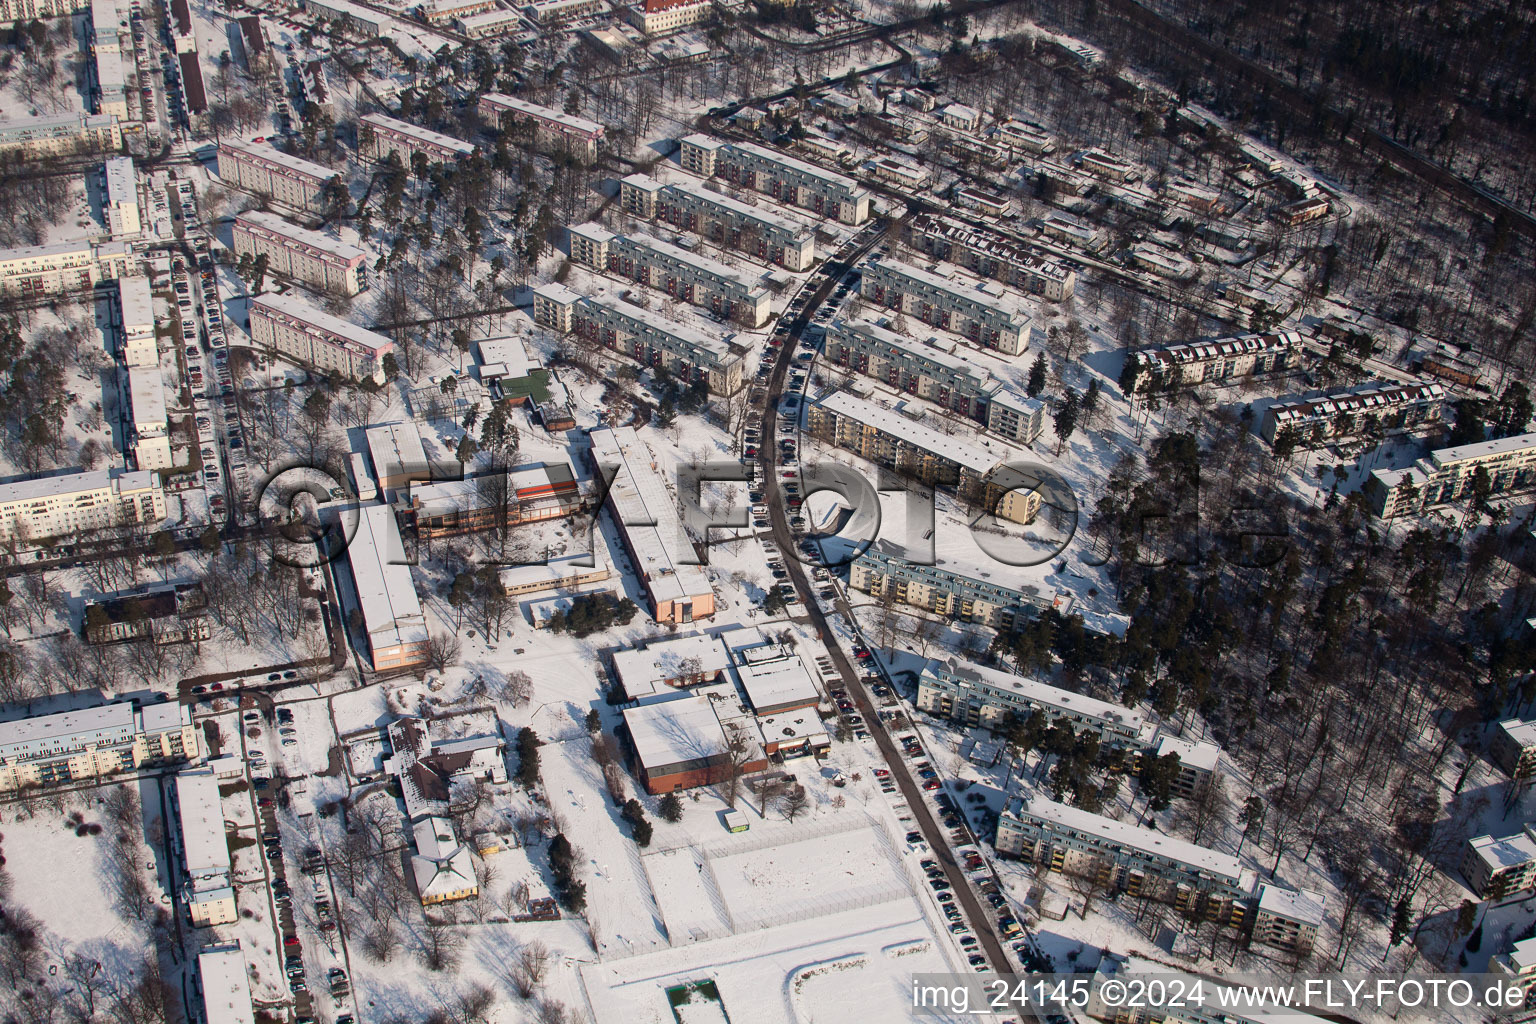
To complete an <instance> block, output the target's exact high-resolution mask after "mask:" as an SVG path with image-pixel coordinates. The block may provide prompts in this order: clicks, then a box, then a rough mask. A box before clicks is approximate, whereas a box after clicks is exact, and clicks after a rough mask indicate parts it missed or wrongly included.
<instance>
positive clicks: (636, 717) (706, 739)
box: [624, 686, 768, 796]
mask: <svg viewBox="0 0 1536 1024" xmlns="http://www.w3.org/2000/svg"><path fill="white" fill-rule="evenodd" d="M704 689H705V691H706V692H704V693H702V694H697V695H690V696H684V697H677V698H674V699H672V700H661V701H652V702H649V703H643V704H638V705H636V706H634V707H632V708H626V709H625V711H624V724H625V725H626V726H627V727H628V729H629V737H630V744H631V746H632V748H633V750H634V755H635V762H636V769H637V772H638V774H639V776H640V781H641V782H642V783H643V784H644V786H645V788H646V792H648V793H651V794H654V795H657V796H659V795H661V794H663V793H674V792H677V791H679V790H683V789H692V788H694V787H696V786H708V785H710V784H712V783H716V782H720V781H723V780H724V779H726V778H728V777H729V776H730V774H731V772H732V762H733V758H732V755H731V753H730V750H731V748H732V747H733V746H736V747H739V748H742V750H743V753H742V755H741V756H740V758H739V759H737V760H736V762H735V763H736V765H737V766H738V768H737V770H739V771H740V772H742V773H750V772H758V771H762V770H764V769H765V768H767V767H768V757H767V755H766V753H764V751H763V749H762V734H761V733H760V732H758V730H757V728H756V726H755V724H754V723H753V722H752V719H751V716H750V715H747V714H744V713H742V712H740V711H739V710H738V709H739V707H740V704H739V702H738V701H735V700H733V699H731V698H728V697H727V696H726V694H725V693H723V692H721V693H719V694H718V698H719V699H712V695H711V693H710V692H708V691H709V690H710V689H712V688H708V687H706V688H704ZM724 689H729V690H730V691H731V694H732V696H734V692H735V687H733V686H731V687H725V688H724Z"/></svg>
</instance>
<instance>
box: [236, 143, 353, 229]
mask: <svg viewBox="0 0 1536 1024" xmlns="http://www.w3.org/2000/svg"><path fill="white" fill-rule="evenodd" d="M219 177H220V178H222V179H223V180H224V181H226V182H228V183H229V184H232V185H234V186H235V187H237V188H242V189H244V190H246V191H247V192H259V193H262V194H263V195H268V196H271V197H272V199H273V201H274V202H278V203H281V204H283V205H284V206H290V207H293V208H294V209H296V210H304V211H306V212H308V213H324V212H326V207H327V206H328V205H329V200H328V198H327V195H326V191H327V186H329V185H330V183H331V182H332V181H333V180H336V179H337V178H338V177H339V174H338V172H336V171H333V170H331V169H330V168H329V167H324V166H322V165H320V164H317V163H313V162H312V161H309V160H301V159H300V158H298V157H296V156H289V155H288V154H287V153H284V152H282V151H281V150H278V149H274V148H273V147H271V146H266V145H259V144H256V143H250V142H241V141H239V140H237V139H221V140H220V141H219Z"/></svg>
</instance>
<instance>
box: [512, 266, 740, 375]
mask: <svg viewBox="0 0 1536 1024" xmlns="http://www.w3.org/2000/svg"><path fill="white" fill-rule="evenodd" d="M533 295H534V305H533V310H534V321H535V322H536V323H538V324H540V325H542V326H544V327H549V328H552V329H554V330H557V331H560V332H561V333H568V332H574V333H575V334H576V335H577V336H578V337H582V338H586V339H589V340H592V341H596V342H597V343H598V344H600V345H602V346H604V347H605V348H610V349H612V350H614V351H615V352H620V353H623V354H624V355H627V356H629V357H631V358H632V359H634V360H635V361H637V362H639V363H640V364H641V365H643V366H660V367H665V368H666V369H667V370H670V371H671V372H673V373H676V374H677V375H678V376H679V377H682V378H684V379H685V380H687V381H689V382H693V381H699V380H702V381H705V382H706V383H707V384H708V386H709V390H710V392H711V393H712V394H716V395H733V394H735V393H736V392H737V391H739V390H741V373H742V370H741V352H740V351H739V350H738V347H737V346H735V345H733V344H732V343H731V340H730V338H731V335H729V334H726V335H723V336H722V335H720V334H716V333H714V332H711V331H704V330H700V329H699V328H696V327H693V326H691V325H689V324H683V323H679V322H677V321H675V320H670V319H668V318H666V317H664V316H661V315H660V314H658V313H654V312H652V311H651V310H648V309H642V308H641V307H639V306H636V305H633V304H632V303H628V302H625V301H624V300H623V299H615V298H609V297H606V296H600V297H597V298H592V297H588V296H584V295H581V294H579V293H577V292H574V291H572V290H571V289H569V288H566V287H565V286H563V285H559V284H546V285H540V286H539V287H538V288H535V289H534V290H533Z"/></svg>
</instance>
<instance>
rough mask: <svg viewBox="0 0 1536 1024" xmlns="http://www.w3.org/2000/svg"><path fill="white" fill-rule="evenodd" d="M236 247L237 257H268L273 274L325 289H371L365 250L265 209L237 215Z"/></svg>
mask: <svg viewBox="0 0 1536 1024" xmlns="http://www.w3.org/2000/svg"><path fill="white" fill-rule="evenodd" d="M234 248H235V254H236V255H237V256H243V255H245V254H247V253H249V254H250V255H251V256H252V257H255V256H266V257H267V261H268V262H267V265H268V269H269V270H271V271H272V272H273V273H275V274H281V275H283V276H284V277H289V278H292V279H293V280H295V281H301V282H303V283H304V284H307V285H310V286H312V287H315V288H318V289H320V290H322V291H330V292H339V293H341V294H342V295H356V294H357V293H358V292H361V291H365V290H366V289H367V288H368V254H367V253H366V252H364V251H363V250H362V249H359V248H358V247H357V246H355V245H349V244H348V243H346V242H343V241H341V240H340V239H339V238H332V237H331V236H330V235H326V234H322V233H321V232H319V231H311V230H309V229H308V228H302V227H299V226H298V225H297V224H294V223H293V222H291V221H287V220H284V219H283V218H281V217H279V216H277V215H276V214H273V213H267V212H266V211H264V210H246V211H245V212H243V213H240V214H238V215H236V217H235V227H234Z"/></svg>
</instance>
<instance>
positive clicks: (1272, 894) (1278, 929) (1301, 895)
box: [1252, 882, 1326, 957]
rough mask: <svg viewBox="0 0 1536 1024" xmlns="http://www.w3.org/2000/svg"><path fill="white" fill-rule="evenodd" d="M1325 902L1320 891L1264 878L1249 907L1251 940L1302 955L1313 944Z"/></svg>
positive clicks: (1315, 942) (1320, 925) (1310, 949)
mask: <svg viewBox="0 0 1536 1024" xmlns="http://www.w3.org/2000/svg"><path fill="white" fill-rule="evenodd" d="M1325 905H1326V900H1325V899H1324V898H1323V895H1322V894H1321V893H1316V892H1312V891H1311V890H1308V889H1301V890H1296V889H1287V888H1285V887H1284V886H1280V885H1275V884H1273V883H1270V882H1265V883H1263V884H1261V885H1260V886H1259V899H1258V903H1257V904H1256V905H1255V906H1254V909H1253V936H1252V941H1254V942H1259V943H1262V944H1264V945H1266V946H1272V947H1274V948H1275V949H1281V950H1284V951H1286V952H1287V953H1291V954H1293V955H1294V956H1297V957H1306V956H1308V955H1309V954H1311V952H1312V947H1313V946H1315V945H1316V944H1317V931H1318V929H1319V928H1321V927H1322V926H1323V908H1324V906H1325Z"/></svg>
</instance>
